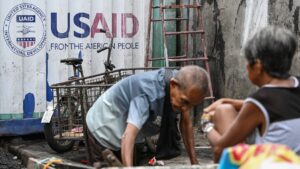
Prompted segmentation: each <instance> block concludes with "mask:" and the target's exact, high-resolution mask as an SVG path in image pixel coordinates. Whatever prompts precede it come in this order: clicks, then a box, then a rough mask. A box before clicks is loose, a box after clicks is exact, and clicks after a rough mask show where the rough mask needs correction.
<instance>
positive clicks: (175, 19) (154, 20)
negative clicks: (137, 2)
mask: <svg viewBox="0 0 300 169" xmlns="http://www.w3.org/2000/svg"><path fill="white" fill-rule="evenodd" d="M182 20H188V19H187V18H169V19H164V21H182ZM151 21H152V22H159V21H162V19H151Z"/></svg>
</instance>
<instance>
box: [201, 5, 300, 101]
mask: <svg viewBox="0 0 300 169" xmlns="http://www.w3.org/2000/svg"><path fill="white" fill-rule="evenodd" d="M202 5H203V8H204V15H205V29H206V42H207V46H208V56H209V59H210V66H211V69H212V73H211V75H212V82H213V86H214V93H215V96H216V97H217V98H220V97H233V98H245V97H246V96H247V95H249V94H250V93H252V92H253V91H255V89H256V87H255V86H254V85H252V84H251V83H250V81H249V80H248V77H247V72H246V69H245V63H246V62H245V59H244V58H243V57H242V56H241V55H240V52H241V47H242V45H243V44H244V43H245V41H246V40H247V39H248V38H249V37H251V36H252V35H253V34H254V33H255V32H256V31H257V30H259V29H260V28H261V27H264V26H265V25H268V24H275V25H281V26H284V27H287V28H289V29H290V30H292V31H293V32H294V33H295V34H296V35H297V38H298V40H300V31H299V17H300V16H299V11H300V1H296V0H289V1H287V0H239V1H236V0H203V1H202ZM298 48H300V45H298ZM298 51H299V50H298ZM299 62H300V53H297V54H296V56H295V59H294V64H293V67H292V70H291V72H292V73H293V74H296V75H297V74H298V75H299V74H300V67H299V66H298V67H297V65H299Z"/></svg>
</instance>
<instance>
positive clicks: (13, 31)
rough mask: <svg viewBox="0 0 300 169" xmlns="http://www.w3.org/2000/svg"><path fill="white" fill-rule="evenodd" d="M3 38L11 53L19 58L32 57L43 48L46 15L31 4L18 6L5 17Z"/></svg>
mask: <svg viewBox="0 0 300 169" xmlns="http://www.w3.org/2000/svg"><path fill="white" fill-rule="evenodd" d="M3 36H4V40H5V42H6V44H7V46H8V47H9V48H10V50H11V51H12V52H14V53H15V54H17V55H19V56H25V57H29V56H32V55H34V54H36V53H38V52H39V51H40V50H41V49H43V48H44V46H45V43H46V15H45V14H44V12H43V11H42V10H41V9H40V8H38V7H37V6H35V5H33V4H29V3H22V4H19V5H17V6H15V7H13V8H12V9H11V10H10V11H9V12H8V14H7V16H6V17H5V20H4V26H3Z"/></svg>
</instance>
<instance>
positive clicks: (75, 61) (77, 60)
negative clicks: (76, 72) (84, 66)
mask: <svg viewBox="0 0 300 169" xmlns="http://www.w3.org/2000/svg"><path fill="white" fill-rule="evenodd" d="M82 61H83V60H82V59H80V58H67V59H62V60H60V63H65V64H67V65H77V64H81V63H82Z"/></svg>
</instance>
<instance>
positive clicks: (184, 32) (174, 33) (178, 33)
mask: <svg viewBox="0 0 300 169" xmlns="http://www.w3.org/2000/svg"><path fill="white" fill-rule="evenodd" d="M197 33H204V30H198V31H181V32H166V33H165V35H182V34H197Z"/></svg>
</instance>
